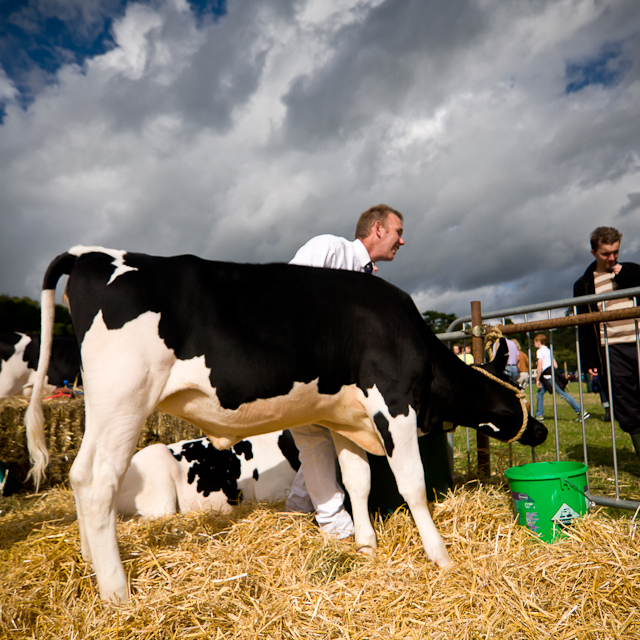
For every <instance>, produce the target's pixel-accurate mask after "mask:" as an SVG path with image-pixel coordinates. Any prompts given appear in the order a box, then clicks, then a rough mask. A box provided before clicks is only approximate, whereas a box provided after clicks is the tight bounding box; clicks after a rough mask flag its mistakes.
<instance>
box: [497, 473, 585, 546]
mask: <svg viewBox="0 0 640 640" xmlns="http://www.w3.org/2000/svg"><path fill="white" fill-rule="evenodd" d="M504 474H505V476H507V479H508V480H509V488H510V489H511V499H512V500H513V507H514V509H515V511H516V514H517V515H518V523H519V524H521V525H522V526H524V527H527V529H529V530H531V531H533V532H534V533H536V534H538V535H539V536H540V539H541V540H543V541H544V542H555V541H556V540H558V539H559V538H562V537H564V536H565V529H566V528H567V527H568V526H569V525H571V523H572V522H573V521H574V520H575V519H576V518H579V517H580V516H583V515H585V514H586V513H587V509H588V507H589V501H588V499H587V497H586V495H585V491H586V487H587V465H586V464H583V463H582V462H533V463H531V464H524V465H522V466H520V467H511V469H507V470H506V471H505V472H504Z"/></svg>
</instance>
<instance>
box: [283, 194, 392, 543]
mask: <svg viewBox="0 0 640 640" xmlns="http://www.w3.org/2000/svg"><path fill="white" fill-rule="evenodd" d="M403 220H404V218H403V216H402V214H401V213H400V212H399V211H396V210H395V209H393V208H391V207H389V206H388V205H386V204H379V205H376V206H374V207H371V208H370V209H367V211H365V212H364V213H362V214H361V215H360V218H359V220H358V223H357V225H356V233H355V236H356V239H355V240H353V241H350V240H347V239H345V238H341V237H339V236H334V235H330V234H325V235H320V236H316V237H315V238H311V240H309V242H307V243H306V244H305V245H304V246H302V247H301V248H300V249H299V250H298V252H297V253H296V255H295V256H294V258H293V260H291V263H290V264H298V265H303V266H308V267H321V268H328V269H346V270H348V271H361V272H364V273H370V274H373V273H375V272H376V271H377V270H378V268H377V267H376V265H375V263H376V262H383V261H391V260H393V259H394V257H395V255H396V252H397V251H398V249H399V248H400V247H401V246H402V245H403V244H404V240H403V239H402V233H403V227H402V224H403ZM292 433H293V438H294V440H295V443H296V446H297V447H298V452H299V457H300V463H301V466H300V469H299V471H298V473H297V475H296V478H295V480H294V483H293V487H292V489H291V493H290V494H289V498H288V499H287V506H286V508H287V510H288V511H301V512H303V513H309V512H311V511H314V510H315V512H316V521H317V522H318V525H319V527H320V529H321V531H324V532H325V533H327V534H329V535H331V536H335V537H336V538H338V539H343V538H347V537H349V536H351V535H352V534H353V521H352V519H351V516H350V515H349V512H348V511H347V510H346V509H345V507H344V492H343V490H342V487H341V486H340V484H339V482H338V479H337V475H336V450H335V447H334V444H333V438H332V437H331V432H330V431H329V429H327V428H326V427H321V426H318V425H308V426H306V427H299V428H297V429H294V430H293V431H292Z"/></svg>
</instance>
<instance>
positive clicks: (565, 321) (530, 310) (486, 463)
mask: <svg viewBox="0 0 640 640" xmlns="http://www.w3.org/2000/svg"><path fill="white" fill-rule="evenodd" d="M639 296H640V287H636V288H633V289H624V290H618V291H614V292H611V293H606V294H600V295H590V296H581V297H578V298H567V299H564V300H556V301H554V302H545V303H539V304H534V305H528V306H521V307H512V308H509V309H501V310H499V311H493V312H491V313H483V312H482V311H481V308H480V303H479V302H472V303H471V308H472V313H471V315H469V316H464V317H462V318H457V319H456V320H455V321H454V322H452V323H451V324H450V325H449V327H448V329H447V331H446V332H445V333H439V334H438V338H440V339H441V340H443V341H447V342H451V341H459V340H466V339H471V340H472V343H473V347H474V349H473V350H474V358H475V361H476V362H481V361H482V360H483V350H482V347H483V336H484V335H485V334H486V331H487V330H488V328H489V327H496V326H498V327H499V328H500V330H501V332H502V333H503V335H510V334H514V333H526V334H527V343H528V344H527V355H528V357H529V363H530V371H529V374H530V379H533V376H532V375H531V374H532V369H533V370H535V367H533V366H532V363H533V362H534V361H533V359H532V349H531V332H534V331H535V332H540V331H544V330H550V340H549V348H550V350H551V359H552V362H553V361H554V359H555V358H554V349H553V329H557V328H560V327H570V326H573V327H575V345H576V355H577V364H578V375H577V379H578V380H579V381H580V382H581V381H582V380H583V372H582V367H581V362H580V344H579V341H578V326H579V325H583V324H595V323H602V325H603V327H604V337H605V355H606V360H607V382H608V385H607V386H608V389H609V390H610V389H611V388H612V384H611V371H610V367H609V344H608V340H607V329H606V327H607V322H610V321H613V320H621V319H629V318H635V328H636V348H637V352H638V362H639V368H640V332H639V329H638V318H640V306H638V297H639ZM620 298H631V299H632V300H633V301H634V305H635V306H634V307H633V308H630V309H624V310H618V311H606V303H607V302H608V301H610V300H617V299H620ZM598 302H603V303H604V304H603V306H604V310H603V311H600V312H596V313H587V314H580V315H578V314H577V307H578V306H583V305H586V304H589V303H598ZM557 309H562V310H563V311H564V312H567V310H571V312H572V315H566V314H565V313H563V315H562V316H559V317H558V316H556V317H552V313H551V312H552V311H553V310H557ZM532 315H535V319H531V316H532ZM540 316H546V317H543V318H540ZM520 318H522V321H521V322H516V323H514V324H506V320H507V319H510V320H511V321H512V322H515V320H514V319H520ZM495 319H500V320H501V321H502V323H501V324H495V323H494V324H492V325H489V324H484V323H485V322H486V321H487V320H495ZM459 325H462V328H461V329H457V330H456V327H458V326H459ZM465 325H468V326H465ZM638 375H639V376H640V371H639V372H638ZM551 383H552V397H553V411H554V428H555V441H556V459H557V460H560V445H559V443H560V433H559V427H558V413H557V396H556V389H555V379H554V376H551ZM579 395H580V400H579V402H580V408H581V414H584V395H583V385H582V383H580V385H579ZM529 398H530V402H531V407H533V406H534V405H533V385H529ZM609 405H610V416H611V417H610V421H611V445H612V458H613V469H614V483H615V498H609V497H607V496H599V495H594V494H592V493H590V490H589V492H588V494H587V495H588V497H589V499H590V500H591V501H592V502H594V503H595V504H598V505H601V506H607V507H617V508H622V509H631V510H638V509H640V502H638V501H635V500H623V499H621V498H620V478H619V473H618V452H617V448H616V428H615V406H614V399H613V397H612V394H611V393H609ZM581 423H582V449H583V456H584V462H585V463H586V464H587V465H588V460H589V451H588V444H587V433H586V427H585V420H584V417H582V418H581ZM478 436H482V434H478ZM477 449H478V473H479V476H480V477H481V478H483V477H487V476H488V475H489V474H490V457H489V441H488V439H486V437H482V438H480V437H478V442H477ZM533 456H535V452H534V453H533ZM532 459H534V460H535V457H533V458H532ZM467 460H468V463H470V455H469V440H468V438H467ZM587 482H588V484H587V487H589V486H590V485H589V479H588V477H587Z"/></svg>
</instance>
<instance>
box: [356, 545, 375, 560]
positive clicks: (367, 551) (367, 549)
mask: <svg viewBox="0 0 640 640" xmlns="http://www.w3.org/2000/svg"><path fill="white" fill-rule="evenodd" d="M356 551H357V552H358V553H360V554H362V555H363V556H369V557H371V556H374V555H375V553H376V550H375V549H374V548H373V547H371V546H369V545H368V544H363V545H362V546H361V547H358V548H357V549H356Z"/></svg>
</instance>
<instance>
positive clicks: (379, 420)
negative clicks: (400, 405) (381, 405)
mask: <svg viewBox="0 0 640 640" xmlns="http://www.w3.org/2000/svg"><path fill="white" fill-rule="evenodd" d="M373 421H374V422H375V423H376V427H377V429H378V431H379V432H380V435H381V436H382V442H384V450H385V451H386V452H387V455H388V456H391V455H393V448H394V446H395V445H394V444H393V437H392V436H391V431H389V421H388V420H387V418H386V416H385V415H384V414H382V413H380V411H378V413H376V415H375V416H373Z"/></svg>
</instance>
